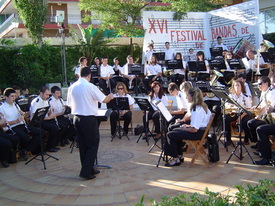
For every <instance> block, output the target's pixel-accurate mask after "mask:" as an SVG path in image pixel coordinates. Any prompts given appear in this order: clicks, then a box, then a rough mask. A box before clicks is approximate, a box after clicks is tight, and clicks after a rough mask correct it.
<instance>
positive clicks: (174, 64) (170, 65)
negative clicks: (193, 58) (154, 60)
mask: <svg viewBox="0 0 275 206" xmlns="http://www.w3.org/2000/svg"><path fill="white" fill-rule="evenodd" d="M165 66H166V67H167V69H168V70H174V69H182V68H183V63H182V60H180V59H171V60H165Z"/></svg>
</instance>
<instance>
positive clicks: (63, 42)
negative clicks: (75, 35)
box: [56, 15, 68, 86]
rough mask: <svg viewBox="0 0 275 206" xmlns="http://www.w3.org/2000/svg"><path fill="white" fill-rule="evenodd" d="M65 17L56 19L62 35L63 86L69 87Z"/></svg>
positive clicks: (60, 16)
mask: <svg viewBox="0 0 275 206" xmlns="http://www.w3.org/2000/svg"><path fill="white" fill-rule="evenodd" d="M63 20H64V18H63V16H62V15H59V16H57V17H56V22H57V25H58V26H60V28H59V33H60V34H61V39H62V44H61V66H62V80H63V86H68V80H67V68H66V48H65V25H64V23H63Z"/></svg>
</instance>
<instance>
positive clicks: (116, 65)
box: [113, 57, 129, 85]
mask: <svg viewBox="0 0 275 206" xmlns="http://www.w3.org/2000/svg"><path fill="white" fill-rule="evenodd" d="M113 70H114V75H113V79H114V81H115V85H116V84H117V82H123V83H124V84H125V85H127V83H128V82H129V80H128V79H127V78H125V77H123V75H122V73H121V71H122V67H121V66H120V65H119V59H118V58H117V57H115V58H114V65H113ZM127 80H128V81H127Z"/></svg>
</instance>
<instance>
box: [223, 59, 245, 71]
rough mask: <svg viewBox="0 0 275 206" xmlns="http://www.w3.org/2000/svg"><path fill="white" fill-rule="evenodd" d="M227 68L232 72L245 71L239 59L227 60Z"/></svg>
mask: <svg viewBox="0 0 275 206" xmlns="http://www.w3.org/2000/svg"><path fill="white" fill-rule="evenodd" d="M227 62H228V64H229V67H230V68H231V69H234V70H236V71H237V70H239V69H245V66H244V63H243V61H242V60H241V59H227Z"/></svg>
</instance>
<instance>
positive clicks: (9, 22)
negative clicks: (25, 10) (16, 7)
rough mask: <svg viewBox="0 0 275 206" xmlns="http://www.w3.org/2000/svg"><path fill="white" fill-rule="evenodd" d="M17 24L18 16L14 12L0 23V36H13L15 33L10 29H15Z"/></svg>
mask: <svg viewBox="0 0 275 206" xmlns="http://www.w3.org/2000/svg"><path fill="white" fill-rule="evenodd" d="M18 26H19V22H18V18H17V17H16V15H15V14H12V15H10V17H9V18H7V19H6V21H5V22H4V23H3V24H1V25H0V38H2V37H14V36H16V34H15V33H14V34H11V31H13V30H14V31H15V32H16V29H17V28H18Z"/></svg>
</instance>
